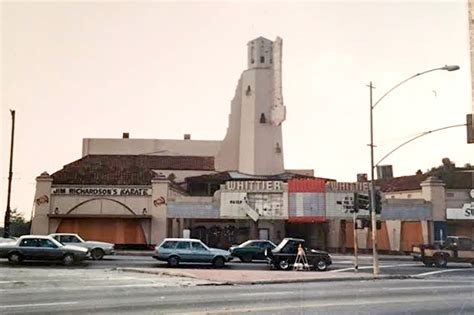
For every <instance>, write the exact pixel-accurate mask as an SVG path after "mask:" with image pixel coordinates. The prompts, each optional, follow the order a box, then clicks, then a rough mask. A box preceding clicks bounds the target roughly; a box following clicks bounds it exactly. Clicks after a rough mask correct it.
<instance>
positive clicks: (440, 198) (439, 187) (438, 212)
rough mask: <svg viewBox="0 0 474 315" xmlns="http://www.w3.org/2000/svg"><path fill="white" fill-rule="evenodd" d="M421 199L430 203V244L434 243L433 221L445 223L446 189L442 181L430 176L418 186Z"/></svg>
mask: <svg viewBox="0 0 474 315" xmlns="http://www.w3.org/2000/svg"><path fill="white" fill-rule="evenodd" d="M420 186H421V193H422V196H423V199H425V200H426V201H429V202H431V204H432V205H433V208H432V218H433V221H431V222H429V231H430V235H429V238H430V243H433V242H434V233H435V231H434V221H444V222H446V189H445V184H444V183H443V181H442V180H440V179H438V178H436V177H434V176H430V177H428V178H427V179H426V180H425V181H424V182H422V183H421V184H420Z"/></svg>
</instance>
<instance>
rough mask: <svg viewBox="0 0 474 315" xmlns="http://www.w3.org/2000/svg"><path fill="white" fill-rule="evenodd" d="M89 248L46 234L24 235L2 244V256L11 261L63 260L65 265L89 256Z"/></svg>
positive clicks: (0, 248)
mask: <svg viewBox="0 0 474 315" xmlns="http://www.w3.org/2000/svg"><path fill="white" fill-rule="evenodd" d="M87 253H88V251H87V249H86V248H83V247H78V246H73V245H63V244H61V243H59V242H58V241H56V240H55V239H54V238H52V237H50V236H45V235H24V236H22V237H20V238H19V239H18V240H17V241H16V242H15V243H3V244H0V258H8V260H9V261H10V262H11V263H21V262H22V261H23V260H61V261H62V262H63V264H64V265H67V266H68V265H72V264H73V263H75V262H78V261H81V260H83V259H85V258H87Z"/></svg>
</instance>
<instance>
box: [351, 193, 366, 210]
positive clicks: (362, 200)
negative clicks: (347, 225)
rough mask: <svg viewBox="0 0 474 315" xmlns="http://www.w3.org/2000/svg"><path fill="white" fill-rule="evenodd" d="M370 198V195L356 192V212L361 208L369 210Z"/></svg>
mask: <svg viewBox="0 0 474 315" xmlns="http://www.w3.org/2000/svg"><path fill="white" fill-rule="evenodd" d="M369 205H370V198H369V196H368V195H365V194H361V193H354V212H359V210H369Z"/></svg>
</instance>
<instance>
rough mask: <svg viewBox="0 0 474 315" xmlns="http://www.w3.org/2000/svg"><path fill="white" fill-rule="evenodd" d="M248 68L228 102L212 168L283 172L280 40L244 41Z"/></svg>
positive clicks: (270, 173)
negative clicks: (222, 135) (226, 123)
mask: <svg viewBox="0 0 474 315" xmlns="http://www.w3.org/2000/svg"><path fill="white" fill-rule="evenodd" d="M247 46H248V67H247V70H245V71H244V72H243V73H242V75H241V76H240V80H239V83H238V85H237V89H236V91H235V96H234V98H233V99H232V102H231V113H230V115H229V126H228V128H227V134H226V136H225V138H224V141H223V142H222V145H221V148H220V151H219V153H218V154H217V156H216V162H215V163H216V170H218V171H229V170H236V171H239V172H242V173H245V174H252V175H274V174H280V173H283V172H284V163H283V141H282V140H283V139H282V130H281V125H282V122H283V121H284V120H285V114H286V110H285V106H284V105H283V97H282V85H281V65H282V40H281V38H278V37H277V38H276V40H275V41H274V42H272V41H271V40H268V39H266V38H263V37H258V38H256V39H254V40H252V41H250V42H249V43H248V44H247Z"/></svg>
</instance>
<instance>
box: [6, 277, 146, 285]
mask: <svg viewBox="0 0 474 315" xmlns="http://www.w3.org/2000/svg"><path fill="white" fill-rule="evenodd" d="M103 280H111V281H116V280H141V279H140V278H136V277H123V278H88V279H84V278H82V279H74V278H69V279H43V280H28V279H25V280H4V281H0V284H8V283H25V284H28V283H32V282H41V283H44V282H63V281H74V282H78V281H86V282H87V281H103Z"/></svg>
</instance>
